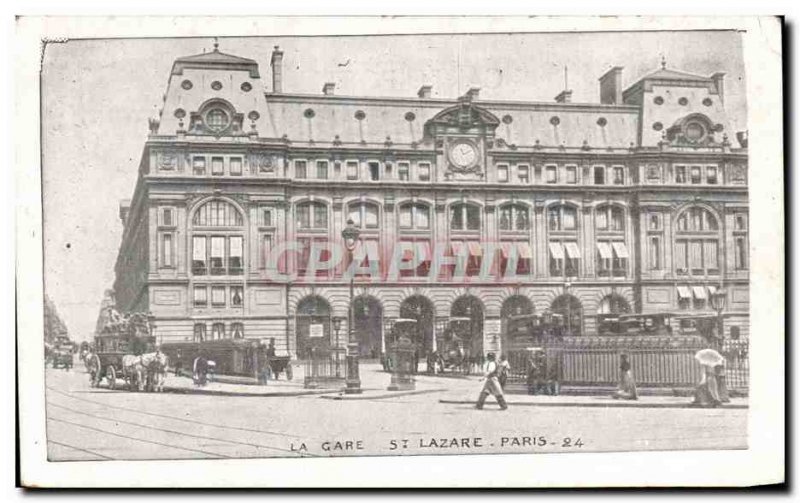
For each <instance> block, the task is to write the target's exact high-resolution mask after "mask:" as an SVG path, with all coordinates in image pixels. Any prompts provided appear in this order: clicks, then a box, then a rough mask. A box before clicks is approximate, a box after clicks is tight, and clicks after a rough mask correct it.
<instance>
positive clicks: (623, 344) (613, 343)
mask: <svg viewBox="0 0 800 503" xmlns="http://www.w3.org/2000/svg"><path fill="white" fill-rule="evenodd" d="M577 339H579V338H570V339H568V340H563V339H562V340H543V341H540V342H538V343H537V344H536V347H538V348H541V349H542V350H543V351H544V355H545V356H544V358H543V360H542V361H540V362H539V364H538V367H539V371H538V372H539V373H540V375H542V376H545V377H546V379H547V380H551V381H556V382H558V383H559V384H560V385H562V386H564V385H566V386H614V385H616V384H617V383H618V382H619V377H620V371H619V368H620V355H621V354H623V353H626V354H628V355H629V361H630V364H631V371H632V372H633V375H634V379H635V380H636V384H637V385H639V386H642V387H693V386H695V385H696V384H697V383H698V382H699V381H700V379H701V377H702V372H703V369H702V367H701V366H700V365H699V364H698V363H697V361H696V360H695V358H694V355H695V353H696V352H697V351H699V350H700V349H703V348H706V347H708V346H709V345H708V343H706V342H705V341H704V340H702V339H699V338H691V337H689V338H682V339H681V338H674V337H670V338H660V337H654V338H649V339H643V338H638V337H637V338H617V339H608V338H601V337H586V338H580V339H581V340H577ZM716 349H718V350H719V351H720V353H721V354H722V355H723V356H724V357H725V359H726V366H725V372H726V377H725V379H726V384H727V386H728V388H730V389H735V390H738V391H745V392H746V391H747V388H748V385H749V364H748V343H747V341H725V342H724V343H723V344H722V345H721V346H719V347H717V348H716ZM508 358H509V364H510V365H511V369H512V371H511V375H510V376H509V383H511V384H512V385H524V384H527V383H528V381H529V379H530V375H529V372H530V370H531V366H532V365H531V361H530V358H531V352H530V351H529V350H511V351H509V352H508ZM542 367H544V369H542Z"/></svg>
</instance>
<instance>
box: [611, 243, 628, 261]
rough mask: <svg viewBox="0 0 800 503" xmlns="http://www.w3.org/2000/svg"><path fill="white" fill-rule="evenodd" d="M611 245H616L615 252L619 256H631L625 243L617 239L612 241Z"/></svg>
mask: <svg viewBox="0 0 800 503" xmlns="http://www.w3.org/2000/svg"><path fill="white" fill-rule="evenodd" d="M611 246H613V247H614V253H616V254H617V258H629V257H630V255H629V254H628V248H627V247H626V246H625V243H622V242H619V241H615V242H613V243H611Z"/></svg>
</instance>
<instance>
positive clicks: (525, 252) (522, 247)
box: [517, 242, 533, 260]
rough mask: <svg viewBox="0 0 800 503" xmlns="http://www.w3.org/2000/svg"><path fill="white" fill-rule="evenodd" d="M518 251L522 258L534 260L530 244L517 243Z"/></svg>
mask: <svg viewBox="0 0 800 503" xmlns="http://www.w3.org/2000/svg"><path fill="white" fill-rule="evenodd" d="M517 249H518V250H519V256H520V258H522V259H525V260H531V259H532V258H533V250H532V249H531V245H529V244H528V243H522V242H520V243H517Z"/></svg>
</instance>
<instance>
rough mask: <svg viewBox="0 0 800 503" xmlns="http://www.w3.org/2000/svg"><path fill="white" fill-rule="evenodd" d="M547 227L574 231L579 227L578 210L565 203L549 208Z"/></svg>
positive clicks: (552, 229) (554, 229)
mask: <svg viewBox="0 0 800 503" xmlns="http://www.w3.org/2000/svg"><path fill="white" fill-rule="evenodd" d="M547 227H548V229H550V230H551V231H574V230H577V228H578V210H577V209H576V208H575V207H573V206H567V205H564V204H560V205H555V206H551V207H550V208H549V209H548V210H547Z"/></svg>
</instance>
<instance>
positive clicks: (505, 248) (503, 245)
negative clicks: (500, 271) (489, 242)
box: [500, 243, 514, 260]
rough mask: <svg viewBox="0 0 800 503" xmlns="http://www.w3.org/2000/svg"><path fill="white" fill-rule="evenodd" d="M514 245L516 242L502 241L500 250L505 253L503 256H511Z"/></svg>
mask: <svg viewBox="0 0 800 503" xmlns="http://www.w3.org/2000/svg"><path fill="white" fill-rule="evenodd" d="M513 246H514V243H500V251H501V252H502V254H503V258H504V259H505V260H508V257H509V256H511V249H512V247H513Z"/></svg>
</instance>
